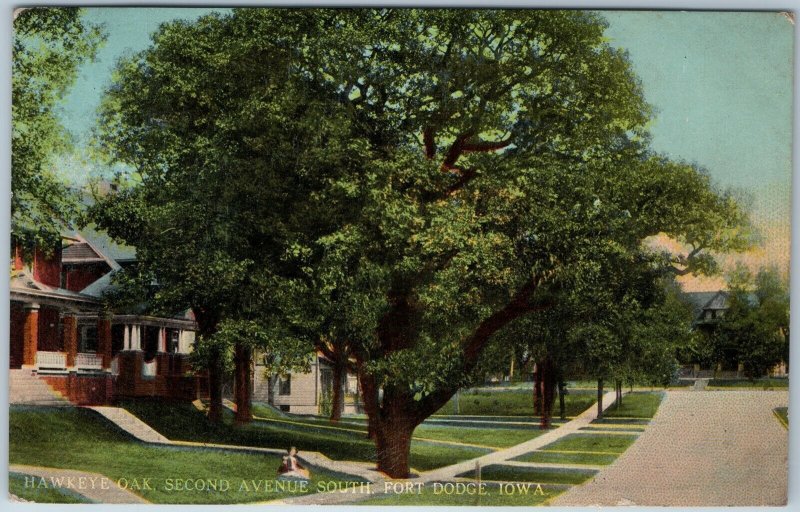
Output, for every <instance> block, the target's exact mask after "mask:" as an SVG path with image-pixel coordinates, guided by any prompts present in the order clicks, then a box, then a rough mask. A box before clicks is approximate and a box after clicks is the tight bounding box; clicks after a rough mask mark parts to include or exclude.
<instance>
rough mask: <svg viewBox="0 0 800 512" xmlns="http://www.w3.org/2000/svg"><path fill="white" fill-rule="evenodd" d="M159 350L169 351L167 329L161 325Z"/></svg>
mask: <svg viewBox="0 0 800 512" xmlns="http://www.w3.org/2000/svg"><path fill="white" fill-rule="evenodd" d="M158 351H159V352H166V351H167V329H166V328H164V327H159V329H158Z"/></svg>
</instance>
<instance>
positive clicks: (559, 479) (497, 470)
mask: <svg viewBox="0 0 800 512" xmlns="http://www.w3.org/2000/svg"><path fill="white" fill-rule="evenodd" d="M596 473H597V471H596V470H593V469H572V468H527V467H522V466H504V465H502V464H492V465H490V466H486V467H484V468H482V469H481V479H483V480H495V481H501V482H533V483H539V484H572V485H574V484H581V483H583V482H585V481H586V480H588V479H590V478H591V477H593V476H594V475H595V474H596ZM458 476H460V477H465V478H475V477H476V475H475V470H471V471H468V472H466V473H462V474H460V475H458Z"/></svg>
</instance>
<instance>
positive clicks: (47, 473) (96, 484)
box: [8, 464, 150, 503]
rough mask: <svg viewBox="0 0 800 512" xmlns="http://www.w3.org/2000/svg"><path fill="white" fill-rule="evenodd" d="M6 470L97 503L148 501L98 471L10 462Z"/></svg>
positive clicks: (34, 482) (33, 483) (36, 482)
mask: <svg viewBox="0 0 800 512" xmlns="http://www.w3.org/2000/svg"><path fill="white" fill-rule="evenodd" d="M8 470H9V473H18V474H20V475H23V476H33V477H36V478H35V480H34V481H32V485H37V486H39V485H42V486H47V487H49V488H57V487H60V488H64V489H68V490H70V491H72V492H75V493H77V494H80V495H82V496H85V497H86V498H88V499H89V500H91V501H94V502H97V503H150V502H149V501H147V500H146V499H144V498H142V497H141V496H138V495H136V494H134V493H132V492H130V491H128V490H126V489H122V488H120V487H118V486H117V484H116V482H114V481H113V480H111V479H110V478H108V477H106V476H104V475H101V474H99V473H89V472H87V471H76V470H74V469H60V468H44V467H40V466H24V465H21V464H11V465H10V466H9V468H8ZM42 479H43V480H42Z"/></svg>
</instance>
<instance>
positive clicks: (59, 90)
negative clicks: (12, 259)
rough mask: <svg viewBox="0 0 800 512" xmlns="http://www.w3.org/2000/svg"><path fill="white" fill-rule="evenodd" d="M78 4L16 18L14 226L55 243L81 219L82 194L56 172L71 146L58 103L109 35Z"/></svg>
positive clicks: (18, 236) (42, 242)
mask: <svg viewBox="0 0 800 512" xmlns="http://www.w3.org/2000/svg"><path fill="white" fill-rule="evenodd" d="M81 15H82V13H81V10H80V9H77V8H73V7H59V8H49V7H48V8H29V9H24V10H22V11H21V12H20V13H19V14H18V15H17V16H16V17H15V19H14V40H13V46H12V51H13V56H12V61H11V62H12V75H11V82H12V86H11V90H12V92H11V94H12V106H11V121H12V125H11V126H12V128H11V171H12V179H11V231H12V236H13V237H14V239H15V240H16V241H17V242H18V243H24V244H27V245H33V244H37V245H39V246H40V247H43V248H50V247H52V246H53V244H54V243H55V242H57V241H59V240H60V235H61V233H62V232H63V230H64V229H65V228H66V227H69V226H70V225H71V224H72V223H73V222H74V221H75V220H76V219H77V218H78V217H79V216H80V212H81V210H80V208H79V207H78V198H77V196H76V195H75V194H74V193H72V192H70V190H69V189H68V188H67V185H66V184H65V183H64V182H63V181H62V180H60V179H59V178H58V177H57V176H56V174H55V173H54V172H53V166H54V165H56V160H55V157H57V156H60V155H62V154H63V153H64V152H65V151H66V150H67V149H68V148H69V146H70V137H69V135H68V133H67V131H66V129H65V128H64V126H63V125H62V124H61V121H60V120H59V118H58V107H59V105H60V103H61V100H62V98H63V97H64V94H65V93H66V91H67V89H68V88H69V87H70V86H71V85H72V84H73V83H74V81H75V79H76V77H77V72H78V66H79V65H80V64H81V63H83V62H85V61H86V60H88V59H91V58H93V57H94V55H95V52H96V51H97V49H98V47H99V45H100V44H101V43H102V42H103V39H104V36H103V34H102V32H101V28H100V27H99V26H95V25H92V24H89V23H86V22H85V21H84V20H83V19H82V18H81Z"/></svg>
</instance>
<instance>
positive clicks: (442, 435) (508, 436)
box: [414, 424, 547, 448]
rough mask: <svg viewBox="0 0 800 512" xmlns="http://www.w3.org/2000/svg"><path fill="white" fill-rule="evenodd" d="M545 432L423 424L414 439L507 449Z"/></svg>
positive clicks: (536, 429)
mask: <svg viewBox="0 0 800 512" xmlns="http://www.w3.org/2000/svg"><path fill="white" fill-rule="evenodd" d="M545 432H547V430H540V429H539V428H538V427H535V426H531V427H522V428H481V427H460V428H459V427H453V426H439V425H426V424H422V425H420V426H419V427H417V429H416V430H415V431H414V437H424V438H426V439H438V440H443V441H458V442H461V443H470V444H478V445H481V446H493V447H497V448H507V447H509V446H514V445H515V444H519V443H523V442H525V441H528V440H530V439H533V438H534V437H539V436H540V435H542V434H544V433H545Z"/></svg>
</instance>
